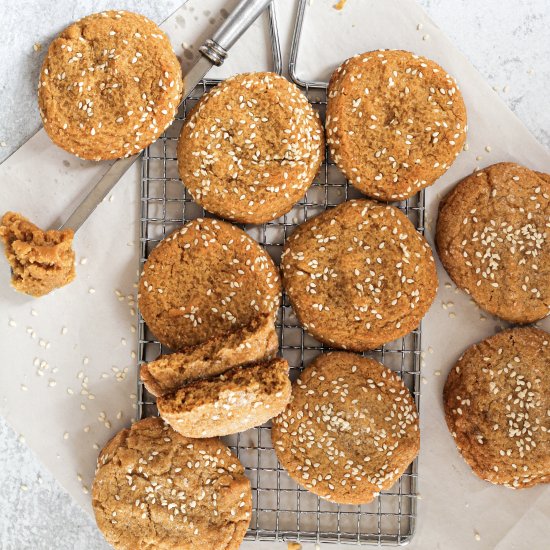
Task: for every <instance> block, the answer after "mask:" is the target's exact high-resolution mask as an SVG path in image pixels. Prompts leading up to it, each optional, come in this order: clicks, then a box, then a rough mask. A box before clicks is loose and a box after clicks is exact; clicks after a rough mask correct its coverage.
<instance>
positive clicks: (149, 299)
mask: <svg viewBox="0 0 550 550" xmlns="http://www.w3.org/2000/svg"><path fill="white" fill-rule="evenodd" d="M138 292H139V294H138V303H139V308H140V311H141V314H142V315H143V318H144V319H145V322H146V323H147V325H148V326H149V328H150V329H151V330H152V332H153V334H154V335H155V336H156V337H157V338H158V339H159V341H160V342H162V343H163V344H165V345H167V346H168V347H170V348H172V349H173V350H180V349H182V348H185V347H190V346H195V345H198V344H202V343H204V342H206V341H207V340H210V339H212V338H216V337H220V336H223V334H225V333H227V332H229V331H234V330H237V329H240V328H242V327H244V326H246V325H248V324H250V323H251V322H252V321H253V320H254V319H255V318H257V317H259V316H261V315H265V314H271V315H273V316H275V314H276V311H277V308H278V306H279V301H280V296H281V282H280V280H279V271H278V269H277V267H276V266H275V264H274V263H273V260H272V259H271V258H270V256H269V254H268V253H267V252H266V251H265V250H264V249H263V248H262V247H261V246H260V245H259V244H258V243H257V242H256V241H255V240H254V239H252V238H251V237H249V236H248V235H247V234H246V233H245V232H244V231H242V230H241V229H239V228H238V227H235V226H234V225H231V224H229V223H227V222H223V221H219V220H215V219H211V218H205V219H202V218H199V219H196V220H193V221H191V222H188V223H187V224H185V225H184V226H183V227H182V228H181V229H179V230H177V231H175V232H174V233H172V235H170V236H169V237H167V238H165V239H164V240H163V241H161V242H160V244H159V245H158V246H157V247H156V248H155V249H154V250H153V251H152V252H151V254H150V255H149V258H148V260H147V262H145V265H144V267H143V272H142V275H141V277H140V281H139V290H138Z"/></svg>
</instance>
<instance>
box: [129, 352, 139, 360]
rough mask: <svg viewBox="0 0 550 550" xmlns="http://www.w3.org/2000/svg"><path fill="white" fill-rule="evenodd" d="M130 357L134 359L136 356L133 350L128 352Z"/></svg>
mask: <svg viewBox="0 0 550 550" xmlns="http://www.w3.org/2000/svg"><path fill="white" fill-rule="evenodd" d="M130 357H131V358H132V359H135V358H136V357H137V356H136V352H135V351H133V352H132V353H130Z"/></svg>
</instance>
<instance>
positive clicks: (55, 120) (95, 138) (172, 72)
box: [38, 11, 183, 160]
mask: <svg viewBox="0 0 550 550" xmlns="http://www.w3.org/2000/svg"><path fill="white" fill-rule="evenodd" d="M182 90H183V80H182V76H181V67H180V64H179V61H178V58H177V57H176V54H175V53H174V50H173V49H172V46H171V44H170V41H169V40H168V37H167V36H166V34H165V33H164V32H163V31H162V30H160V28H159V27H158V26H157V25H156V24H155V23H153V22H152V21H151V20H149V19H147V18H146V17H144V16H142V15H138V14H137V13H131V12H128V11H105V12H101V13H95V14H93V15H89V16H87V17H84V18H83V19H80V20H79V21H77V22H76V23H73V24H72V25H70V26H69V27H67V28H66V29H65V30H64V31H63V32H62V33H61V34H60V35H59V36H58V37H57V38H56V39H55V40H54V41H53V42H52V43H51V44H50V47H49V49H48V53H47V55H46V58H45V60H44V64H43V65H42V70H41V72H40V81H39V83H38V104H39V107H40V114H41V116H42V122H43V123H44V129H45V130H46V132H47V133H48V135H49V136H50V138H51V139H52V141H53V142H54V143H55V144H56V145H59V147H62V148H63V149H65V150H66V151H69V152H71V153H74V154H75V155H77V156H79V157H81V158H84V159H89V160H105V159H116V158H120V157H127V156H130V155H133V154H135V153H139V152H140V151H141V150H142V149H145V147H147V146H148V145H150V144H151V143H152V142H153V141H155V140H156V139H157V138H159V137H160V135H161V134H162V132H163V131H164V130H165V129H166V128H167V127H168V126H169V125H170V124H171V123H172V120H173V119H174V116H175V115H176V112H177V109H178V105H179V103H180V100H181V94H182Z"/></svg>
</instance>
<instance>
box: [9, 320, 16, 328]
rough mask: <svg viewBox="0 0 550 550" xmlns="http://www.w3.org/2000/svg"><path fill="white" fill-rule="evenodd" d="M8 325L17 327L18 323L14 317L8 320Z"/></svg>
mask: <svg viewBox="0 0 550 550" xmlns="http://www.w3.org/2000/svg"><path fill="white" fill-rule="evenodd" d="M8 325H9V326H10V327H16V326H17V323H16V322H15V321H14V320H13V319H10V320H9V321H8Z"/></svg>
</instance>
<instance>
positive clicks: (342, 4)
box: [333, 0, 348, 11]
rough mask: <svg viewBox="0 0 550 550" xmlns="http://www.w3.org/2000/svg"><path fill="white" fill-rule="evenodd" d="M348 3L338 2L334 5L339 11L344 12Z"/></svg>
mask: <svg viewBox="0 0 550 550" xmlns="http://www.w3.org/2000/svg"><path fill="white" fill-rule="evenodd" d="M347 1H348V0H338V2H337V3H336V4H334V6H333V8H334V9H335V10H338V11H340V10H343V9H344V6H345V5H346V2H347Z"/></svg>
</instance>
